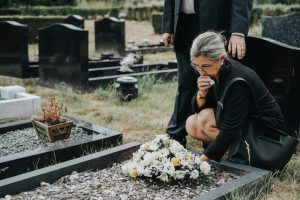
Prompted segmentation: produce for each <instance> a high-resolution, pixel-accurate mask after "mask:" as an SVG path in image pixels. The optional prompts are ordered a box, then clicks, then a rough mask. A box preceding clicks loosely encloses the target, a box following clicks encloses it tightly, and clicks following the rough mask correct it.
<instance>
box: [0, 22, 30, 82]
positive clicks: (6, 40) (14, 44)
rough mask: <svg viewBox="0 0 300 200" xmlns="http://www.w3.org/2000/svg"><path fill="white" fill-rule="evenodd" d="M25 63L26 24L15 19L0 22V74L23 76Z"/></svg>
mask: <svg viewBox="0 0 300 200" xmlns="http://www.w3.org/2000/svg"><path fill="white" fill-rule="evenodd" d="M27 65H28V28H27V25H23V24H20V23H18V22H15V21H5V22H0V75H3V76H12V77H17V78H24V73H26V72H25V68H26V66H27Z"/></svg>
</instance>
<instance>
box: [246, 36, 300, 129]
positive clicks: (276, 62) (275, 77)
mask: <svg viewBox="0 0 300 200" xmlns="http://www.w3.org/2000/svg"><path fill="white" fill-rule="evenodd" d="M246 46H247V53H246V56H245V57H244V59H243V60H242V61H241V62H242V63H243V64H245V65H246V66H248V67H250V68H252V69H253V70H254V71H255V72H256V73H257V74H258V75H259V76H260V78H261V79H262V80H263V82H264V83H265V85H266V86H267V88H268V89H269V91H270V92H271V94H272V95H273V96H274V97H275V99H276V100H277V101H278V103H279V105H280V107H281V110H282V111H283V114H284V117H285V119H286V122H287V128H288V130H289V133H292V134H296V133H299V120H300V115H299V113H300V106H299V102H300V61H299V58H300V48H296V47H292V46H289V45H286V44H283V43H280V42H277V41H275V40H272V39H266V38H255V37H246Z"/></svg>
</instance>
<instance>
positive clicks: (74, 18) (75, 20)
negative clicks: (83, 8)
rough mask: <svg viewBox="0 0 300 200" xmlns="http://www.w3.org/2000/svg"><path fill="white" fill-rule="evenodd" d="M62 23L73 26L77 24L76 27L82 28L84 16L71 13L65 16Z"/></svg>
mask: <svg viewBox="0 0 300 200" xmlns="http://www.w3.org/2000/svg"><path fill="white" fill-rule="evenodd" d="M63 23H65V24H72V25H74V26H77V27H78V28H82V29H84V18H83V17H81V16H80V15H71V16H69V17H67V18H66V19H65V20H64V21H63Z"/></svg>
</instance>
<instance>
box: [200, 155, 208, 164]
mask: <svg viewBox="0 0 300 200" xmlns="http://www.w3.org/2000/svg"><path fill="white" fill-rule="evenodd" d="M200 160H201V161H206V162H208V161H209V160H210V159H209V158H208V157H207V156H206V155H204V154H202V155H201V156H200Z"/></svg>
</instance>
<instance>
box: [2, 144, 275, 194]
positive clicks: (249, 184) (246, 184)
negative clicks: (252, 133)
mask: <svg viewBox="0 0 300 200" xmlns="http://www.w3.org/2000/svg"><path fill="white" fill-rule="evenodd" d="M139 145H140V143H129V144H125V145H121V146H118V147H115V148H111V149H108V150H104V151H101V152H97V153H93V154H90V155H87V156H83V157H81V158H76V159H73V160H69V161H66V162H63V163H59V164H56V165H53V166H50V167H46V168H43V169H39V170H35V171H32V172H28V173H26V174H22V175H18V176H15V177H11V178H8V179H5V180H2V181H0V197H1V196H4V195H7V194H16V193H19V192H22V191H26V190H31V189H33V188H35V187H38V186H40V183H41V182H46V183H50V184H51V183H53V182H55V181H56V180H58V179H59V178H61V177H62V176H64V175H67V174H71V173H72V172H73V171H77V172H82V171H86V170H93V169H103V168H106V167H108V166H109V165H111V164H113V163H116V162H122V161H125V160H128V159H129V158H130V157H131V155H132V153H133V152H135V151H136V150H137V149H138V148H139ZM212 165H214V166H215V167H217V168H220V169H222V170H224V171H228V172H230V173H233V174H236V175H238V176H239V178H236V179H234V180H231V181H229V182H227V183H224V184H222V185H221V186H219V187H217V188H215V189H214V190H211V191H208V192H205V193H203V194H201V195H199V196H196V197H195V198H193V199H195V200H213V199H226V198H228V197H229V196H230V195H231V194H232V193H234V192H236V191H237V190H243V191H248V192H249V195H250V196H251V198H254V197H255V196H257V194H258V192H260V191H259V190H260V189H261V187H262V186H264V187H266V184H267V183H268V179H269V176H270V174H271V172H269V171H266V170H262V169H257V168H254V167H250V166H245V165H237V164H234V163H231V162H227V161H222V162H221V163H216V162H212ZM267 186H268V185H267ZM266 188H267V187H266Z"/></svg>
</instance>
